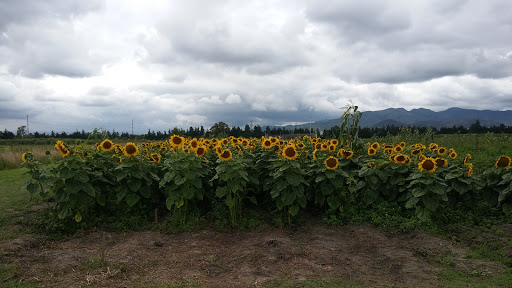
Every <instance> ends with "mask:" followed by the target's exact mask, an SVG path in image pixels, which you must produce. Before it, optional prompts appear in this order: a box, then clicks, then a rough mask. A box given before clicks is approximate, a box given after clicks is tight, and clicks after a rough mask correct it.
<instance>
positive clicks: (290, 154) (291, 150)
mask: <svg viewBox="0 0 512 288" xmlns="http://www.w3.org/2000/svg"><path fill="white" fill-rule="evenodd" d="M281 155H282V156H283V157H284V158H286V159H288V160H295V159H297V157H299V153H297V150H295V146H294V145H288V146H286V147H285V148H284V149H283V150H282V152H281Z"/></svg>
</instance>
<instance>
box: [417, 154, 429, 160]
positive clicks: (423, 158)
mask: <svg viewBox="0 0 512 288" xmlns="http://www.w3.org/2000/svg"><path fill="white" fill-rule="evenodd" d="M425 159H427V156H425V155H423V154H422V155H419V156H418V160H419V161H420V162H421V161H423V160H425Z"/></svg>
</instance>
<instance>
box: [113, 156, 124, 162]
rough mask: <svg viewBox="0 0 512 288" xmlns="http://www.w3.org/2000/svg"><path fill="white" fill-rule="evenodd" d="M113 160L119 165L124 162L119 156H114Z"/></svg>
mask: <svg viewBox="0 0 512 288" xmlns="http://www.w3.org/2000/svg"><path fill="white" fill-rule="evenodd" d="M112 158H113V159H114V160H116V162H117V163H119V164H121V163H122V162H123V159H122V158H121V157H119V156H117V155H112Z"/></svg>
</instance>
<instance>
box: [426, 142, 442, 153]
mask: <svg viewBox="0 0 512 288" xmlns="http://www.w3.org/2000/svg"><path fill="white" fill-rule="evenodd" d="M437 147H439V146H438V145H437V144H436V143H430V145H428V150H430V152H432V153H434V150H437Z"/></svg>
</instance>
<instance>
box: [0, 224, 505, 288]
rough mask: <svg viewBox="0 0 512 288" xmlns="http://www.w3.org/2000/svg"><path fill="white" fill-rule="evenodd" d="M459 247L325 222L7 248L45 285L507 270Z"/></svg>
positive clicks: (433, 281) (10, 259)
mask: <svg viewBox="0 0 512 288" xmlns="http://www.w3.org/2000/svg"><path fill="white" fill-rule="evenodd" d="M452 242H454V241H448V240H444V239H440V238H437V237H434V236H431V235H429V234H427V233H425V232H421V231H417V232H412V233H407V234H399V235H390V233H385V232H383V231H382V230H380V229H378V228H375V227H372V226H369V225H347V226H343V227H328V226H325V225H322V224H320V223H315V222H311V223H306V224H305V226H303V227H302V228H301V229H300V231H293V230H291V229H271V230H265V231H254V232H232V233H221V232H217V231H214V230H210V229H206V230H203V231H199V232H193V233H180V234H165V233H160V232H155V231H138V232H128V233H110V232H105V231H89V232H87V233H84V234H82V235H75V236H73V237H72V238H69V239H67V240H64V241H48V240H43V239H39V238H36V237H35V236H33V235H22V236H20V237H18V238H16V239H12V240H10V241H7V242H3V243H0V263H6V265H10V266H12V267H18V269H17V272H16V273H17V275H16V277H17V278H18V279H20V281H21V282H35V283H37V285H38V287H83V286H88V285H91V286H93V287H166V286H163V284H164V283H165V284H173V283H174V284H183V286H179V287H260V286H265V285H271V284H272V283H276V281H277V280H278V281H282V280H285V281H286V282H287V283H298V281H300V280H306V279H308V280H311V279H334V278H335V279H341V280H344V281H348V283H358V284H361V285H363V286H365V287H434V286H438V285H440V279H439V278H438V276H439V275H440V272H441V270H442V269H443V268H442V267H443V266H442V265H440V263H439V260H434V261H433V259H444V260H446V261H447V262H449V263H447V265H450V267H453V268H454V269H458V270H460V271H463V272H472V271H478V273H481V274H493V273H500V272H503V271H504V269H505V267H504V266H503V265H502V264H500V263H497V262H490V261H483V260H476V259H471V258H470V257H468V255H467V252H466V251H467V250H466V249H463V248H460V247H458V246H457V245H456V244H454V243H452ZM436 261H437V262H436ZM445 264H446V263H445ZM273 281H274V282H273ZM158 284H162V286H158ZM297 287H301V286H297Z"/></svg>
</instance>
